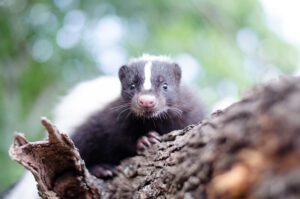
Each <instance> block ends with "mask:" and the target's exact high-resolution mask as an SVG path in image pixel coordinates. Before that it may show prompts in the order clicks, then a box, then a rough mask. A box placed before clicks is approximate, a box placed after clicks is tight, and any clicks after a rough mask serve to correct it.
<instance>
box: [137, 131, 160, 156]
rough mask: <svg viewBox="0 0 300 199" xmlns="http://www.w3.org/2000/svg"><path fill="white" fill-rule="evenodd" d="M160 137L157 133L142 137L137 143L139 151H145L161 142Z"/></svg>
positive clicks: (153, 132) (152, 132)
mask: <svg viewBox="0 0 300 199" xmlns="http://www.w3.org/2000/svg"><path fill="white" fill-rule="evenodd" d="M160 141H161V139H160V136H159V134H158V133H157V132H155V131H151V132H149V133H148V134H147V135H146V136H142V137H141V138H140V139H138V141H137V149H138V151H144V150H145V149H147V148H149V147H150V146H151V145H153V144H156V143H158V142H160Z"/></svg>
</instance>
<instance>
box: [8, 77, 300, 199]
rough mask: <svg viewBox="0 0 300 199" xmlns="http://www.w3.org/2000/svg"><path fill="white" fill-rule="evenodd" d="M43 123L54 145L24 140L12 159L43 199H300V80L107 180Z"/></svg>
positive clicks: (272, 87) (239, 106) (237, 107)
mask: <svg viewBox="0 0 300 199" xmlns="http://www.w3.org/2000/svg"><path fill="white" fill-rule="evenodd" d="M42 123H43V125H44V126H45V127H46V129H47V130H48V134H49V139H48V140H46V141H39V142H28V141H27V140H26V139H25V138H24V137H23V136H22V135H21V134H18V135H17V136H16V137H15V140H14V144H13V145H12V147H11V149H10V155H11V157H12V159H14V160H16V161H17V162H19V163H20V164H22V165H23V166H24V167H25V168H27V169H28V170H30V171H31V172H32V173H33V175H34V176H35V179H36V181H37V183H38V189H39V193H40V195H41V196H42V197H43V198H249V199H250V198H251V199H253V198H286V199H287V198H300V79H299V78H290V79H282V80H280V81H275V82H272V83H270V84H268V85H264V86H261V87H258V88H255V89H253V90H252V91H251V92H249V93H248V95H247V96H246V97H244V99H242V100H241V101H240V102H238V103H235V104H233V105H232V106H230V107H229V108H227V109H225V110H224V111H217V112H215V113H213V114H212V115H211V116H210V117H208V118H206V119H204V120H203V121H202V122H201V123H199V124H198V125H196V126H189V127H187V128H185V129H184V130H180V131H174V132H171V133H169V134H167V135H165V136H163V139H162V142H161V143H158V144H156V145H154V146H153V147H151V148H149V150H147V151H145V152H144V153H141V154H139V155H137V156H135V157H132V158H129V159H126V160H124V161H123V162H122V163H121V164H120V165H119V166H118V167H117V171H116V173H117V174H116V176H115V177H113V178H112V179H110V180H106V181H103V180H100V179H97V178H95V177H94V176H91V175H90V174H89V172H88V171H87V169H86V168H85V166H84V163H83V161H82V159H81V158H80V156H79V153H78V151H77V149H76V148H75V147H74V144H73V143H72V141H71V140H70V139H69V138H68V137H67V136H66V135H64V134H61V133H59V132H58V130H57V129H56V128H55V126H53V125H52V124H51V123H50V122H49V121H48V120H46V119H42ZM95 155H96V154H95Z"/></svg>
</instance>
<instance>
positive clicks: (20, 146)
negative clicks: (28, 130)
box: [9, 118, 99, 198]
mask: <svg viewBox="0 0 300 199" xmlns="http://www.w3.org/2000/svg"><path fill="white" fill-rule="evenodd" d="M42 124H43V126H44V127H45V128H46V129H47V131H48V140H45V141H38V142H33V143H30V142H28V141H27V140H26V138H25V137H24V135H23V134H20V133H18V134H16V136H15V138H14V143H13V145H12V146H11V148H10V150H9V154H10V157H11V158H12V159H13V160H15V161H17V162H18V163H20V164H21V165H23V166H24V167H25V168H26V169H28V170H29V171H31V173H32V174H33V176H34V178H35V180H36V181H37V183H38V190H39V194H40V196H41V197H42V198H99V192H98V189H97V187H96V185H95V184H96V181H99V180H97V179H95V178H94V177H92V176H91V175H90V174H89V172H88V171H87V170H86V168H85V166H84V162H83V161H82V159H81V158H80V155H79V153H78V150H77V149H76V148H75V146H74V144H73V142H72V141H71V140H70V139H69V138H68V137H67V136H66V135H65V134H62V133H60V132H59V131H58V130H57V128H56V127H55V126H54V125H53V124H52V123H51V122H50V121H49V120H47V119H46V118H42ZM94 180H95V181H94ZM98 183H99V182H98Z"/></svg>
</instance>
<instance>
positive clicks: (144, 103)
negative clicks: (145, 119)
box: [137, 95, 156, 108]
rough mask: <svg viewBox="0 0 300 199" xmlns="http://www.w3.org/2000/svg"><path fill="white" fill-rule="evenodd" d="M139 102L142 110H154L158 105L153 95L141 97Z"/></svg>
mask: <svg viewBox="0 0 300 199" xmlns="http://www.w3.org/2000/svg"><path fill="white" fill-rule="evenodd" d="M137 102H138V105H139V106H140V107H142V108H153V107H154V106H155V105H156V98H155V96H153V95H140V96H139V97H138V99H137Z"/></svg>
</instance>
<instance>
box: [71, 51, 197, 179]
mask: <svg viewBox="0 0 300 199" xmlns="http://www.w3.org/2000/svg"><path fill="white" fill-rule="evenodd" d="M119 79H120V82H121V96H120V97H118V98H117V99H116V100H114V101H112V102H111V103H110V104H108V105H107V106H106V107H105V108H103V109H102V110H100V111H97V112H95V113H94V114H93V115H92V116H91V117H89V118H88V119H87V120H86V121H85V122H84V123H82V124H81V125H80V126H78V127H77V128H75V130H74V132H72V140H73V141H74V143H75V145H76V147H77V148H78V149H79V152H80V155H81V157H82V158H83V159H84V161H85V163H86V165H87V167H88V168H89V170H90V171H91V172H92V173H93V174H94V175H97V176H100V177H101V176H102V173H101V172H100V173H99V172H97V170H98V171H99V169H98V168H99V167H98V166H103V165H116V164H119V162H120V161H121V160H123V159H124V158H127V157H130V156H133V155H135V154H136V152H137V150H138V149H140V148H146V147H147V146H149V143H151V142H152V143H154V142H155V141H157V140H158V139H159V138H157V137H156V136H152V137H151V136H149V133H151V132H155V134H156V135H163V134H165V133H168V132H170V131H172V130H177V129H182V128H184V127H186V126H187V125H190V124H195V123H198V122H199V121H201V119H202V118H203V106H202V105H201V104H200V102H199V99H198V98H197V96H196V95H195V94H193V93H192V92H191V91H190V90H189V89H188V88H187V87H185V86H183V85H182V84H181V69H180V67H179V66H178V65H177V64H176V63H175V62H173V61H172V60H171V59H169V58H166V57H154V56H143V57H141V58H137V59H134V60H132V61H130V62H129V63H128V64H127V65H124V66H122V67H121V68H120V70H119ZM150 135H153V134H150ZM155 138H157V140H154V139H155ZM140 139H142V140H140ZM145 139H146V140H145ZM147 139H149V140H147ZM95 168H96V169H95ZM101 171H102V169H101Z"/></svg>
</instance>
